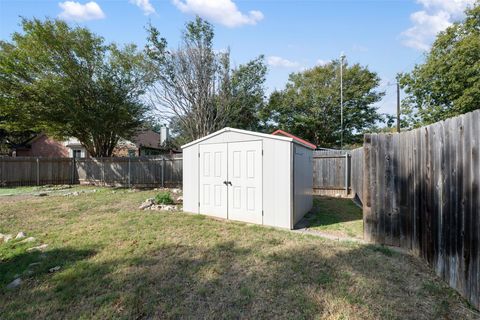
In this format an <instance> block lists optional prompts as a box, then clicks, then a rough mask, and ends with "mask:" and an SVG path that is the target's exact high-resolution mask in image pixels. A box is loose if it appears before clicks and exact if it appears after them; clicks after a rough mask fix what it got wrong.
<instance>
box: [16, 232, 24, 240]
mask: <svg viewBox="0 0 480 320" xmlns="http://www.w3.org/2000/svg"><path fill="white" fill-rule="evenodd" d="M26 236H27V235H26V234H25V232H23V231H20V232H19V233H17V236H16V237H15V239H23V238H25V237H26Z"/></svg>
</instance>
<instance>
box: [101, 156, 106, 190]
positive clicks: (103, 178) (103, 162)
mask: <svg viewBox="0 0 480 320" xmlns="http://www.w3.org/2000/svg"><path fill="white" fill-rule="evenodd" d="M101 161H102V181H103V186H105V159H103V157H102V158H101Z"/></svg>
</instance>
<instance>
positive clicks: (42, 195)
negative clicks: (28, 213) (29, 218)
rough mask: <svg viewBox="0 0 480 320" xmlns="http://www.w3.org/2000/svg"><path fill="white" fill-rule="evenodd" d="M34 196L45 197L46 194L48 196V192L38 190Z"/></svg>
mask: <svg viewBox="0 0 480 320" xmlns="http://www.w3.org/2000/svg"><path fill="white" fill-rule="evenodd" d="M36 196H37V197H46V196H48V193H46V192H40V193H37V194H36Z"/></svg>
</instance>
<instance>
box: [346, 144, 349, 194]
mask: <svg viewBox="0 0 480 320" xmlns="http://www.w3.org/2000/svg"><path fill="white" fill-rule="evenodd" d="M348 156H349V154H348V152H347V153H345V193H346V195H347V196H348V175H349V164H348Z"/></svg>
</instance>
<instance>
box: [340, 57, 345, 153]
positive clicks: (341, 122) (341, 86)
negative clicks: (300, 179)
mask: <svg viewBox="0 0 480 320" xmlns="http://www.w3.org/2000/svg"><path fill="white" fill-rule="evenodd" d="M343 59H345V55H344V54H343V52H342V54H341V56H340V149H341V150H343Z"/></svg>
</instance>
